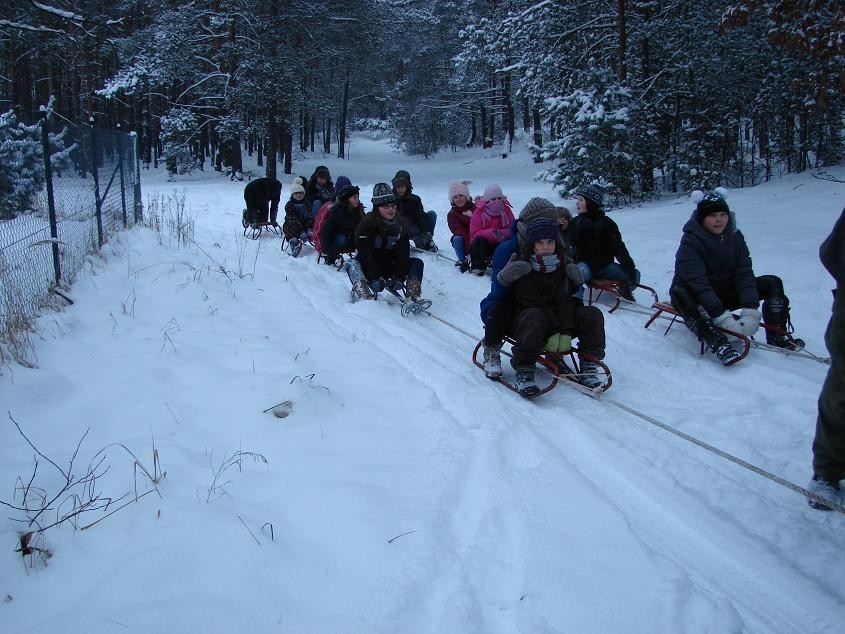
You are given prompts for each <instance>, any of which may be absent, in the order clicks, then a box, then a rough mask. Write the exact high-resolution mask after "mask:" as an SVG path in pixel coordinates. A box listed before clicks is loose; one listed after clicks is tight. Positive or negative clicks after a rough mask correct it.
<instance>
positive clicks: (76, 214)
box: [0, 117, 142, 365]
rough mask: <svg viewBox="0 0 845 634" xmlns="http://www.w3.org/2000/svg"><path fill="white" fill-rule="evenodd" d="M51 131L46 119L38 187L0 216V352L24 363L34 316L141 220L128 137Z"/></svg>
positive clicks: (29, 357)
mask: <svg viewBox="0 0 845 634" xmlns="http://www.w3.org/2000/svg"><path fill="white" fill-rule="evenodd" d="M52 127H54V126H52V125H51V124H49V123H48V122H47V119H46V117H45V118H44V119H43V120H42V122H41V132H42V135H41V136H42V139H41V141H42V145H41V147H42V154H43V156H44V162H43V166H40V167H41V169H43V173H44V179H42V180H43V181H44V182H45V185H44V186H43V187H42V188H40V191H36V192H35V193H34V194H33V195H32V197H31V198H30V200H29V204H28V205H27V208H26V209H24V210H9V209H6V210H3V211H4V213H2V214H0V218H4V219H3V220H0V289H2V290H0V348H2V346H4V345H5V347H6V350H7V352H10V353H11V355H12V356H13V357H14V358H15V360H16V361H18V362H19V363H21V364H24V365H35V361H34V358H33V354H32V353H33V350H32V346H31V343H30V341H29V333H30V331H31V327H32V324H33V320H34V318H35V317H36V316H37V315H38V313H39V312H40V311H41V310H43V309H44V308H45V307H46V306H48V305H50V304H51V302H52V301H53V300H54V295H56V294H58V295H63V293H62V289H63V288H67V286H68V285H70V284H71V283H72V282H73V280H74V277H75V276H76V274H77V273H78V272H79V270H80V269H81V268H82V265H83V262H84V261H85V257H86V256H87V255H89V254H91V253H96V252H97V251H99V249H100V247H102V245H103V244H104V243H105V242H106V241H107V240H108V238H109V237H110V236H111V235H113V234H114V233H115V232H117V231H119V230H121V229H124V228H127V227H130V226H133V225H134V224H136V223H138V222H141V210H142V207H141V186H140V182H139V171H138V158H137V143H136V138H135V135H134V134H126V133H123V132H119V131H113V130H101V129H97V128H96V127H94V126H90V127H88V126H62V129H64V133H63V135H61V134H59V136H58V137H57V136H56V134H49V133H51V132H52V133H58V132H60V130H50V128H52ZM55 127H58V126H55ZM50 156H52V160H50V159H49V157H50ZM22 171H23V170H22ZM21 177H22V178H23V177H25V175H24V174H22V175H21ZM36 180H38V179H37V178H36ZM0 353H2V349H0Z"/></svg>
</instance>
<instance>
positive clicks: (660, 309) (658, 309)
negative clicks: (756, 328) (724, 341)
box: [644, 302, 774, 365]
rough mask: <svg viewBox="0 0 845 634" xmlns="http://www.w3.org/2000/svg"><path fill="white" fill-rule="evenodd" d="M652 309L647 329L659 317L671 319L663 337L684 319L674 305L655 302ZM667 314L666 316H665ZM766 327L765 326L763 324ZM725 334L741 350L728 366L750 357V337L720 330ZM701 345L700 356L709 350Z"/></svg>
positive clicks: (703, 344)
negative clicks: (734, 340) (736, 343)
mask: <svg viewBox="0 0 845 634" xmlns="http://www.w3.org/2000/svg"><path fill="white" fill-rule="evenodd" d="M652 309H653V310H654V311H655V312H654V314H653V315H652V316H651V317H649V320H648V321H647V322H645V326H644V327H645V328H648V327H649V326H651V324H653V323H654V321H655V320H656V319H658V318H659V317H661V316H662V317H664V318H665V319H669V325H668V326H666V330H665V331H664V332H663V335H664V336H665V335H667V334H669V329H670V328H671V327H672V326H674V325H675V322H676V321H678V320H681V321H683V317H682V316H681V313H679V312H678V311H677V310H676V309H675V307H674V306H672V304H670V303H669V302H654V304H653V305H652ZM664 313H665V315H664ZM761 325H764V324H761ZM765 327H767V328H774V326H765ZM719 330H721V331H722V332H723V333H725V334H726V335H728V336H729V337H733V338H734V339H736V340H737V341H738V342H739V344H740V349H738V350H737V352H739V356H738V357H737V358H736V359H734V360H733V361H731V362H730V363H728V364H727V365H733V364H735V363H739V362H740V361H742V360H743V359H744V358H745V357H746V356H748V351H749V350H750V349H751V341H750V339H749V338H748V337H746V336H745V335H743V334H742V333H739V332H734V331H733V330H728V329H727V328H719ZM699 343H700V354H704V351H705V350H706V349H707V346H706V345H705V343H704V342H703V341H701V342H699Z"/></svg>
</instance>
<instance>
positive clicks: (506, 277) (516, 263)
mask: <svg viewBox="0 0 845 634" xmlns="http://www.w3.org/2000/svg"><path fill="white" fill-rule="evenodd" d="M530 272H531V262H528V261H527V260H519V259H517V255H516V253H514V254H513V255H512V256H511V259H510V260H508V263H507V264H505V266H503V267H502V270H501V271H499V275H497V276H496V279H497V280H499V284H501V285H502V286H510V285H511V284H513V283H514V282H516V281H517V280H518V279H519V278H521V277H523V276H525V275H528V274H529V273H530Z"/></svg>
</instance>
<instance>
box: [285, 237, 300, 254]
mask: <svg viewBox="0 0 845 634" xmlns="http://www.w3.org/2000/svg"><path fill="white" fill-rule="evenodd" d="M288 245H289V246H290V254H291V255H292V256H293V257H295V258H298V257H299V254H300V253H302V240H300V239H298V238H291V239H290V240H288Z"/></svg>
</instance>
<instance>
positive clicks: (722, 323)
mask: <svg viewBox="0 0 845 634" xmlns="http://www.w3.org/2000/svg"><path fill="white" fill-rule="evenodd" d="M713 323H714V324H716V325H717V326H718V327H719V328H726V329H728V330H735V329H736V320H735V319H734V315H733V313H732V312H731V311H729V310H726V311H725V312H723V313H722V314H721V315H719V316H718V317H716V319H714V320H713Z"/></svg>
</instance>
